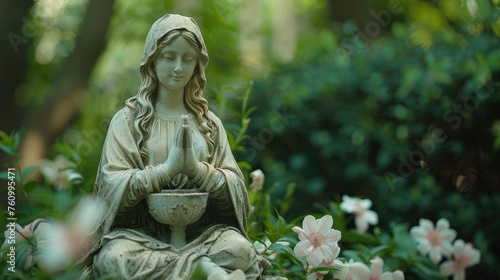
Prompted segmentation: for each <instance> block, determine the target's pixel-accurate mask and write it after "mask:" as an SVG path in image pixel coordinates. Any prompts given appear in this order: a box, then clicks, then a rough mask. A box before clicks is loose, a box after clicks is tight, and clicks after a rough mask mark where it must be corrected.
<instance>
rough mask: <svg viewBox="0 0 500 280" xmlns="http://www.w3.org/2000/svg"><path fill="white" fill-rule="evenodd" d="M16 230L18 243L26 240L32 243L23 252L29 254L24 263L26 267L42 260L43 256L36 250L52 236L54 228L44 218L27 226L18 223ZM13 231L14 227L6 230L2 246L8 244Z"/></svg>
mask: <svg viewBox="0 0 500 280" xmlns="http://www.w3.org/2000/svg"><path fill="white" fill-rule="evenodd" d="M14 230H15V236H16V237H15V239H16V243H21V242H26V243H27V244H29V245H30V246H29V247H27V248H26V249H25V250H24V252H23V253H27V254H28V256H27V257H26V261H25V263H24V268H26V269H28V268H30V267H32V266H33V265H35V264H37V263H38V262H40V261H41V259H42V256H40V255H38V254H35V253H34V251H36V250H37V248H38V247H39V246H40V245H42V246H43V244H44V242H47V240H49V239H50V238H51V237H52V236H51V235H52V228H51V226H50V224H49V223H47V222H45V220H44V219H36V220H35V221H33V222H32V223H31V224H29V225H27V226H25V227H22V226H21V225H19V224H17V223H16V225H15V228H14ZM11 231H12V228H8V229H7V230H6V231H5V242H4V243H3V245H2V247H5V246H8V238H9V237H10V236H12V234H11Z"/></svg>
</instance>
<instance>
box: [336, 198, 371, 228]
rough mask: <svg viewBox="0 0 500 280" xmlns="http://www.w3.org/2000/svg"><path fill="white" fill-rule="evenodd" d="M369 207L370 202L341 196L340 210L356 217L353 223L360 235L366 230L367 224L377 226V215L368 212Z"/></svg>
mask: <svg viewBox="0 0 500 280" xmlns="http://www.w3.org/2000/svg"><path fill="white" fill-rule="evenodd" d="M370 207H372V201H371V200H369V199H359V198H351V197H349V196H348V195H344V196H342V203H341V204H340V209H342V210H344V211H345V212H347V213H354V214H355V215H356V217H355V218H354V223H355V224H356V229H357V230H358V232H360V233H364V232H366V231H367V230H368V224H370V225H376V224H378V215H377V213H375V212H374V211H372V210H369V209H370Z"/></svg>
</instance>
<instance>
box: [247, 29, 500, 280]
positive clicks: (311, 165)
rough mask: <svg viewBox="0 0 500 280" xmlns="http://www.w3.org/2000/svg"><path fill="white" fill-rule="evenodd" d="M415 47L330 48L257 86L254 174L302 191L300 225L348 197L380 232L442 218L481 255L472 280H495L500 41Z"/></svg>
mask: <svg viewBox="0 0 500 280" xmlns="http://www.w3.org/2000/svg"><path fill="white" fill-rule="evenodd" d="M409 40H410V37H409V36H408V35H406V36H394V37H393V38H390V39H385V40H378V41H375V42H373V43H372V44H371V45H370V46H367V47H366V48H365V49H362V50H356V51H355V52H352V53H350V54H349V53H343V52H340V51H339V49H333V50H332V53H331V54H326V55H325V54H320V55H318V59H316V60H312V61H308V62H307V63H300V64H293V65H283V66H280V67H277V68H276V69H275V72H274V74H273V75H272V76H271V77H269V78H267V79H263V80H259V81H256V83H255V86H254V90H253V94H252V97H251V100H250V105H251V106H256V107H257V108H258V111H257V112H255V113H254V115H253V118H252V123H251V125H250V126H249V132H248V133H249V135H250V138H253V139H255V141H253V142H252V141H249V142H247V143H246V144H247V146H249V147H250V148H253V149H255V150H258V152H257V153H256V154H255V157H254V158H252V159H251V161H250V163H251V164H252V166H254V167H257V168H262V169H263V170H264V172H265V173H266V176H267V178H268V180H270V181H271V182H278V184H281V186H284V185H286V184H287V183H288V182H296V183H297V191H296V192H297V196H296V197H300V199H296V200H295V207H296V209H297V211H295V212H294V215H297V214H298V213H302V214H305V213H311V211H314V210H313V209H311V206H310V205H311V202H313V201H315V202H319V204H325V205H326V204H327V203H328V201H331V200H332V199H334V198H337V200H339V197H340V196H341V195H342V194H350V195H361V196H368V197H370V198H372V199H373V200H374V208H375V211H377V212H378V213H379V217H380V220H381V226H383V227H384V228H386V227H387V226H389V223H391V222H406V223H409V224H410V225H416V224H418V220H419V218H427V219H433V220H437V219H438V218H440V217H445V218H447V219H449V220H450V223H451V226H452V228H455V229H456V230H457V232H458V238H461V239H464V240H470V241H473V243H474V245H475V246H476V248H479V249H480V250H481V251H482V261H481V264H480V265H478V266H476V267H475V268H472V269H471V272H470V273H474V275H476V274H475V273H480V274H477V275H484V277H493V275H494V276H495V277H499V276H500V274H498V271H495V267H494V265H493V264H494V263H497V262H498V259H499V258H500V255H499V253H498V252H499V251H498V249H497V250H495V249H493V248H499V246H500V240H499V239H498V238H497V237H496V236H495V233H493V232H494V231H495V230H496V231H498V229H500V222H498V216H497V217H496V218H495V217H494V216H495V214H493V213H499V210H500V209H498V204H495V203H494V202H493V201H499V199H500V174H499V172H498V171H499V170H500V161H499V159H500V152H499V149H498V147H497V146H496V145H495V144H494V142H495V141H498V140H495V137H497V139H498V136H495V134H494V133H495V132H494V131H495V127H496V126H498V124H496V123H498V121H499V120H500V111H499V110H498V109H499V108H500V63H499V62H500V52H499V49H498V47H499V46H500V39H499V38H498V37H496V36H493V35H489V34H481V35H478V36H461V39H460V40H453V41H450V40H446V39H445V38H435V40H434V41H433V44H432V46H431V47H429V48H427V49H423V48H421V47H418V46H415V45H413V44H411V43H409ZM325 57H326V58H327V59H324V58H325ZM321 58H323V59H321ZM497 135H498V134H497ZM241 156H243V157H245V156H247V157H248V156H249V154H248V153H247V154H242V155H241ZM282 193H283V190H280V188H278V189H277V190H276V191H275V192H274V193H273V195H274V196H275V197H281V196H282ZM294 217H296V216H294ZM336 221H338V220H336ZM356 252H359V250H356ZM419 269H420V270H419ZM423 269H424V268H415V273H416V274H417V275H418V274H419V273H422V271H421V270H423ZM419 271H420V272H419ZM481 273H482V274H481ZM487 275H488V276H487Z"/></svg>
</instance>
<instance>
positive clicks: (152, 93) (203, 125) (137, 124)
mask: <svg viewBox="0 0 500 280" xmlns="http://www.w3.org/2000/svg"><path fill="white" fill-rule="evenodd" d="M181 36H182V38H184V39H186V41H188V42H189V44H190V45H191V46H192V47H193V48H194V49H195V50H196V52H197V54H198V55H197V64H196V67H195V69H194V72H193V76H192V77H191V79H190V80H189V81H188V83H187V85H186V86H185V87H184V105H185V106H186V108H187V110H188V111H190V112H191V113H193V114H194V115H195V116H196V121H197V123H198V129H199V130H200V131H201V132H202V133H203V135H204V137H205V140H206V141H207V144H208V149H209V152H210V154H211V155H212V153H213V150H214V148H215V142H214V140H213V139H212V137H211V134H212V132H213V130H214V123H213V121H212V120H211V119H210V118H209V116H208V101H207V100H206V99H205V98H204V97H203V89H204V87H205V81H204V80H203V78H202V77H201V74H200V68H201V61H200V57H201V43H200V42H199V41H198V39H197V38H196V36H195V35H194V34H193V33H192V32H190V31H188V30H183V29H175V30H172V31H170V32H168V33H167V34H165V35H164V36H163V39H161V40H160V42H159V44H158V47H157V48H156V51H155V53H154V54H153V57H152V58H153V59H151V60H150V61H149V62H148V63H147V64H146V65H144V67H141V86H140V87H139V90H138V91H137V94H136V95H135V96H134V97H131V98H129V99H127V101H126V102H125V104H126V105H127V106H128V107H130V108H132V109H133V111H134V112H135V114H134V116H135V120H134V134H135V140H136V143H137V146H138V147H139V152H140V154H141V158H142V160H143V162H146V161H147V159H148V152H147V150H146V148H145V145H144V144H145V141H146V139H147V138H148V137H149V136H150V130H149V128H150V127H151V123H152V120H153V115H154V104H155V103H156V99H157V98H158V77H157V76H156V73H155V69H154V61H155V58H156V57H157V56H158V54H159V53H160V51H161V50H162V49H163V48H164V47H165V46H167V45H169V44H170V43H172V42H173V41H174V40H175V39H177V38H179V37H181Z"/></svg>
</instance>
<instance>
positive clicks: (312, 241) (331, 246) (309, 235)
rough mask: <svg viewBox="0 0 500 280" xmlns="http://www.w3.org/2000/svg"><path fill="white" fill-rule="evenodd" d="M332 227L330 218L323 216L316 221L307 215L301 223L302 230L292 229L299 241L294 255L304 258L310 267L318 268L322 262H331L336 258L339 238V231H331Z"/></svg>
mask: <svg viewBox="0 0 500 280" xmlns="http://www.w3.org/2000/svg"><path fill="white" fill-rule="evenodd" d="M332 226H333V218H332V216H329V215H325V216H323V217H322V218H321V219H320V220H316V219H315V218H314V217H313V216H311V215H307V216H306V217H305V218H304V221H303V222H302V228H300V227H294V228H293V231H295V232H296V233H297V234H298V235H299V240H300V241H299V243H297V245H295V248H294V252H295V255H296V256H297V257H304V256H305V257H306V260H307V262H308V263H309V264H310V265H311V266H318V265H320V264H321V263H322V262H323V261H326V262H332V261H333V260H334V259H335V257H336V256H335V255H334V253H335V252H337V248H338V243H337V242H338V241H339V240H340V237H341V233H340V231H338V230H336V229H332ZM338 250H340V248H339V249H338ZM337 255H338V253H337Z"/></svg>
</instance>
